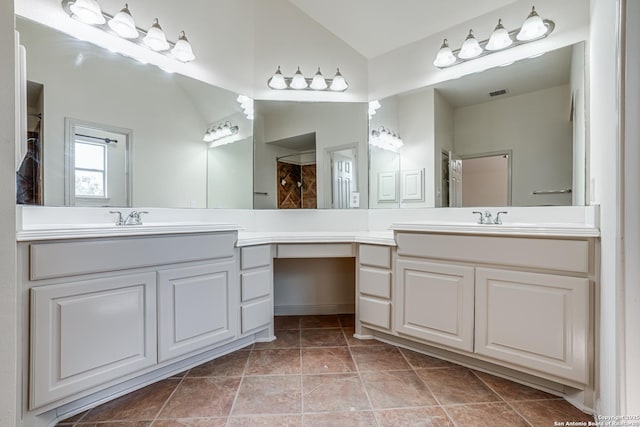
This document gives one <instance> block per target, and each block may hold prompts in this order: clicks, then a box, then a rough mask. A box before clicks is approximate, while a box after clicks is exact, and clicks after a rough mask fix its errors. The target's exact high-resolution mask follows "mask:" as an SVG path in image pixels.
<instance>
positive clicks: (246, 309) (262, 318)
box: [242, 298, 273, 334]
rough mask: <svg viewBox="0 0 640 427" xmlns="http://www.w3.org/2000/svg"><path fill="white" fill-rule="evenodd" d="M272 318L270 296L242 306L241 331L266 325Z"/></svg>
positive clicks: (245, 331)
mask: <svg viewBox="0 0 640 427" xmlns="http://www.w3.org/2000/svg"><path fill="white" fill-rule="evenodd" d="M272 320H273V301H272V300H271V298H269V299H267V300H264V301H258V302H254V303H251V304H245V305H243V306H242V333H243V334H244V333H247V332H249V331H251V330H253V329H256V328H259V327H261V326H268V325H269V324H270V323H271V321H272Z"/></svg>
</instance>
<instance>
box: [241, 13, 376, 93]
mask: <svg viewBox="0 0 640 427" xmlns="http://www.w3.org/2000/svg"><path fill="white" fill-rule="evenodd" d="M254 5H255V6H254V7H255V39H254V53H255V68H254V76H253V85H254V96H255V98H256V99H281V100H319V101H327V100H332V101H358V102H364V101H367V100H368V86H367V60H366V59H365V58H364V57H363V56H362V55H360V54H359V53H358V52H356V51H355V50H354V49H353V48H351V47H350V46H349V45H347V44H346V43H345V42H344V41H342V40H340V39H339V38H338V37H336V36H335V35H333V34H332V33H330V32H329V31H328V30H327V29H325V28H324V27H322V26H321V25H319V24H318V23H317V22H315V21H314V20H312V19H311V18H309V16H307V15H305V14H304V13H303V12H302V11H301V10H300V9H298V8H296V7H295V6H293V5H292V4H291V3H290V2H288V1H287V0H269V1H264V0H255V2H254ZM336 13H339V12H336ZM278 65H280V66H281V69H282V73H283V74H284V75H285V76H287V77H291V76H293V74H294V73H295V71H296V69H297V67H300V70H301V71H302V73H303V74H304V75H305V76H306V77H313V75H314V74H315V73H316V71H317V69H318V67H320V69H321V71H322V73H323V75H324V76H325V78H332V77H333V76H334V74H335V73H336V69H337V68H340V72H341V73H342V75H343V76H344V77H345V79H346V80H347V82H348V83H349V90H347V91H346V92H344V93H330V92H321V93H318V92H313V91H303V92H296V91H274V90H271V89H269V87H268V86H267V80H268V79H269V77H271V76H272V75H273V73H274V72H275V71H276V68H277V67H278Z"/></svg>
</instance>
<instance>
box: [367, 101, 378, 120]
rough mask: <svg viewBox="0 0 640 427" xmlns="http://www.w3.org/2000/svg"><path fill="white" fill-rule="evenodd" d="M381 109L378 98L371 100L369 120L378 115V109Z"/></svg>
mask: <svg viewBox="0 0 640 427" xmlns="http://www.w3.org/2000/svg"><path fill="white" fill-rule="evenodd" d="M378 109H380V101H378V100H377V99H376V100H374V101H370V102H369V120H371V118H372V117H373V116H375V115H376V111H377V110H378Z"/></svg>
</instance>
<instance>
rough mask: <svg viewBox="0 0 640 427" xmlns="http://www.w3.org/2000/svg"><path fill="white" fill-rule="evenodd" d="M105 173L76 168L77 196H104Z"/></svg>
mask: <svg viewBox="0 0 640 427" xmlns="http://www.w3.org/2000/svg"><path fill="white" fill-rule="evenodd" d="M104 196H105V195H104V173H103V172H93V171H83V170H78V169H76V197H104Z"/></svg>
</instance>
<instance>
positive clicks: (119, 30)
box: [107, 3, 139, 39]
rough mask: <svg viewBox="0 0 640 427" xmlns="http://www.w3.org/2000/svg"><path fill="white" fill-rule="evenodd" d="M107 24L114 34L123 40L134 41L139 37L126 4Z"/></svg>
mask: <svg viewBox="0 0 640 427" xmlns="http://www.w3.org/2000/svg"><path fill="white" fill-rule="evenodd" d="M107 24H108V25H109V28H111V29H112V30H113V32H114V33H116V34H117V35H119V36H120V37H122V38H123V39H135V38H137V37H138V36H139V34H138V30H137V29H136V23H135V21H134V20H133V16H131V12H129V5H128V4H127V3H125V4H124V7H123V8H122V10H120V12H118V13H116V15H115V16H114V17H113V18H111V19H110V20H109V22H108V23H107Z"/></svg>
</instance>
